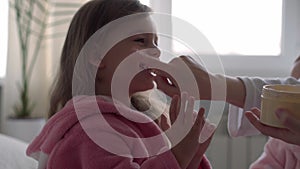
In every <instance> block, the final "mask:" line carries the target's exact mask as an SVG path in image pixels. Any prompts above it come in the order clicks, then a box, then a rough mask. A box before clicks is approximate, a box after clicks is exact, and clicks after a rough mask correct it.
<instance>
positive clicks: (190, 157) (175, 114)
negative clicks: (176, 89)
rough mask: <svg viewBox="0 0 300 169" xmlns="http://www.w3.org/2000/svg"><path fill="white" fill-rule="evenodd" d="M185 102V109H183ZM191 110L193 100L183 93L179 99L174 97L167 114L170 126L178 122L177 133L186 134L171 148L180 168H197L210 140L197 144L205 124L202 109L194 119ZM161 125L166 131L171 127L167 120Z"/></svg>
mask: <svg viewBox="0 0 300 169" xmlns="http://www.w3.org/2000/svg"><path fill="white" fill-rule="evenodd" d="M186 102H187V107H186V109H185V103H186ZM193 108H194V98H193V97H188V95H187V94H186V93H183V94H182V95H181V98H179V96H177V95H175V96H174V97H173V99H172V102H171V105H170V111H169V112H170V121H171V124H174V122H175V121H178V123H179V125H178V126H182V128H180V129H179V131H178V132H187V135H186V136H185V137H184V138H183V139H182V140H180V141H179V143H178V144H177V145H175V146H174V147H173V148H172V152H173V154H174V156H175V157H176V159H177V161H178V163H179V165H180V166H181V168H187V167H189V168H198V167H199V164H200V162H201V159H202V157H203V154H204V153H205V151H206V149H207V147H208V145H209V143H210V141H211V138H212V135H211V136H210V138H209V139H207V140H206V141H205V142H204V143H199V136H200V132H201V130H202V128H203V126H204V124H205V120H204V109H203V108H201V109H200V110H199V112H198V114H197V116H196V119H195V117H194V116H195V115H194V113H193ZM180 113H181V115H180ZM161 123H162V124H161V125H160V126H161V127H162V129H163V130H167V129H168V128H169V127H173V126H168V124H167V120H165V119H164V120H163V119H162V120H161ZM185 127H187V128H185ZM189 128H190V129H189ZM186 129H187V130H186ZM172 137H173V136H170V137H169V139H170V141H171V143H172Z"/></svg>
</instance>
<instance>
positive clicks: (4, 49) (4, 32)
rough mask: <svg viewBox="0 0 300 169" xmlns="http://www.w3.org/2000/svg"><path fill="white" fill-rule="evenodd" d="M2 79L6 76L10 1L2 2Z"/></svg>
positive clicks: (0, 68) (0, 55)
mask: <svg viewBox="0 0 300 169" xmlns="http://www.w3.org/2000/svg"><path fill="white" fill-rule="evenodd" d="M0 11H1V12H0V23H1V26H0V32H1V38H0V79H1V78H3V77H4V76H5V70H6V58H7V41H8V39H7V37H8V0H1V1H0Z"/></svg>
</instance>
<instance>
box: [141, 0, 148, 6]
mask: <svg viewBox="0 0 300 169" xmlns="http://www.w3.org/2000/svg"><path fill="white" fill-rule="evenodd" d="M140 2H141V3H142V4H145V5H147V6H150V0H140Z"/></svg>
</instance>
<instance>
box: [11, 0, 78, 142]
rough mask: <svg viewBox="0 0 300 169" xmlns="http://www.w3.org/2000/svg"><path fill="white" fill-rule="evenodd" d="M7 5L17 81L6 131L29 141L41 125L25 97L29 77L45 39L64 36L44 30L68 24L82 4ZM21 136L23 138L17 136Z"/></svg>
mask: <svg viewBox="0 0 300 169" xmlns="http://www.w3.org/2000/svg"><path fill="white" fill-rule="evenodd" d="M9 2H10V8H11V9H12V10H13V12H14V14H15V23H16V30H17V37H18V42H19V45H20V57H21V58H20V61H21V65H20V66H21V79H20V80H19V81H18V82H17V86H18V89H19V98H18V101H17V102H16V103H15V105H14V107H13V114H12V115H10V116H9V119H8V120H7V121H8V122H7V123H6V128H7V130H8V131H7V133H9V135H12V136H15V137H19V138H20V137H22V138H21V139H23V140H25V141H30V139H31V138H32V137H33V135H34V134H36V132H37V131H38V130H39V129H40V128H41V127H42V125H43V124H44V122H45V119H44V118H41V117H39V118H36V117H33V116H32V112H33V110H34V108H35V104H38V103H37V102H36V101H33V100H32V99H31V97H30V94H29V93H30V91H29V86H30V80H31V76H32V73H33V71H34V67H35V65H36V61H37V58H38V57H39V55H40V50H41V48H42V44H43V42H44V41H45V39H47V38H56V37H59V36H60V37H61V36H64V35H65V32H61V33H60V34H53V35H50V36H49V35H47V36H46V32H47V29H49V28H53V27H55V26H59V25H63V24H67V23H69V22H70V20H71V17H72V15H73V14H74V13H75V11H76V10H77V9H78V8H79V7H80V6H81V4H82V3H76V2H74V1H67V0H65V2H63V0H60V1H57V0H55V1H54V0H53V1H52V0H10V1H9ZM51 16H52V17H53V16H58V17H53V18H52V20H51V22H49V18H50V17H51ZM55 18H58V19H57V20H56V19H55ZM45 112H46V110H45ZM34 123H36V124H34ZM36 126H38V127H36ZM28 128H29V129H28ZM19 130H21V131H19ZM30 130H34V131H30ZM22 133H23V135H24V136H20V135H22ZM24 133H25V134H24ZM30 133H32V134H31V135H30ZM26 135H30V136H26ZM24 137H26V138H24Z"/></svg>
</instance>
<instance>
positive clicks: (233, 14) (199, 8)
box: [172, 0, 282, 55]
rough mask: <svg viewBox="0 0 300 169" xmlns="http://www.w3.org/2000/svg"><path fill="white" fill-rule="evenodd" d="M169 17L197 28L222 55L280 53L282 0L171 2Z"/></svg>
mask: <svg viewBox="0 0 300 169" xmlns="http://www.w3.org/2000/svg"><path fill="white" fill-rule="evenodd" d="M172 14H173V15H174V16H177V17H179V18H181V19H183V20H185V21H187V22H189V23H191V24H193V25H194V26H195V27H196V28H198V30H199V31H201V32H202V33H203V34H204V36H206V38H208V40H209V41H210V43H211V44H212V45H213V47H214V48H215V50H216V52H217V53H219V54H221V55H228V54H232V55H279V54H280V52H281V50H280V41H281V25H282V24H281V23H282V0H243V1H241V0H209V1H205V0H198V1H194V0H186V1H172ZM174 49H175V50H176V49H178V48H177V47H175V48H174Z"/></svg>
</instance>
